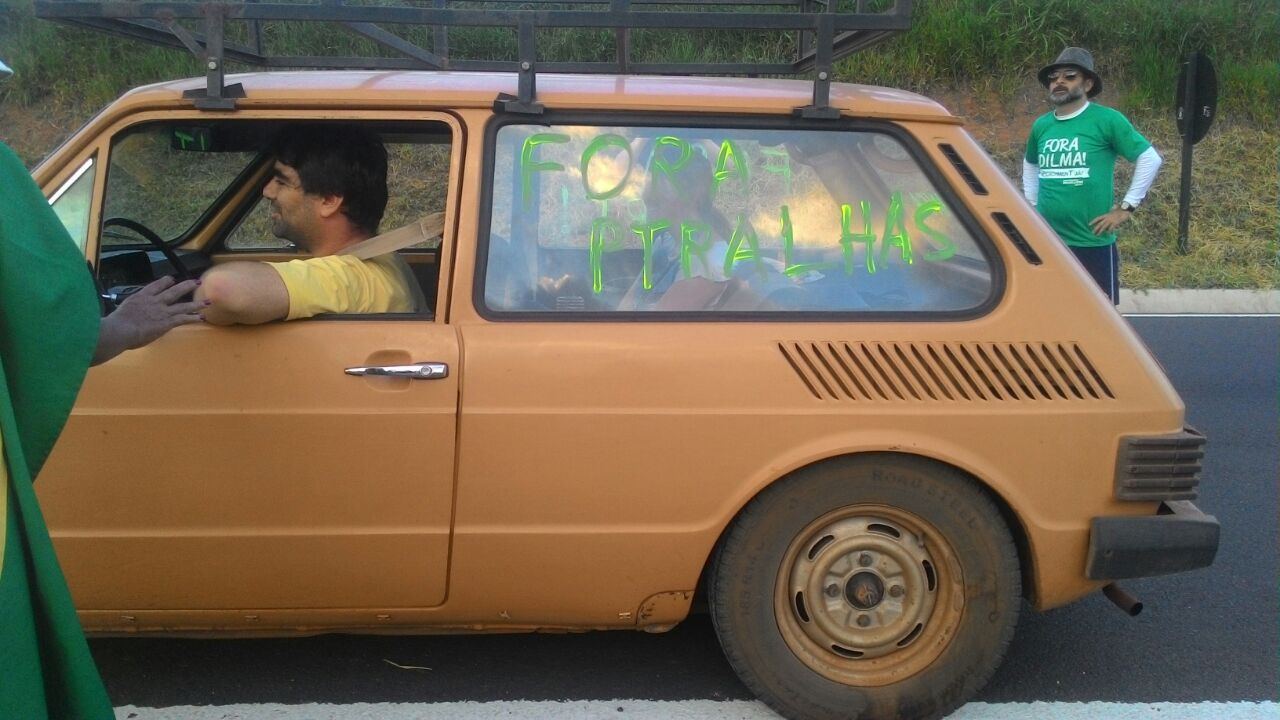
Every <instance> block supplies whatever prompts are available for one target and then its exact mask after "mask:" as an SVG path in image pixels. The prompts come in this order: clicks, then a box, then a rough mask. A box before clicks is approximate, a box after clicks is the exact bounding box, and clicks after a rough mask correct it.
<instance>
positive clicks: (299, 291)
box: [267, 254, 415, 320]
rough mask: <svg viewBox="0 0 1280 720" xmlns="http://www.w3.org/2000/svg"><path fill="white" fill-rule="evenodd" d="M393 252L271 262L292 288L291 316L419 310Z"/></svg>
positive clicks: (292, 317)
mask: <svg viewBox="0 0 1280 720" xmlns="http://www.w3.org/2000/svg"><path fill="white" fill-rule="evenodd" d="M402 262H403V261H401V260H399V259H398V258H397V257H396V256H395V255H394V254H388V255H380V256H378V257H375V258H370V259H368V260H361V259H359V258H355V257H352V256H350V255H328V256H325V257H317V258H308V259H306V260H290V261H288V262H282V263H267V264H268V265H270V266H271V267H272V268H273V269H274V270H275V271H276V272H277V273H278V274H279V275H280V279H281V280H283V281H284V286H285V289H286V290H287V291H288V292H289V314H288V316H287V317H286V318H285V319H286V320H297V319H299V318H307V317H311V316H312V315H318V314H320V313H354V314H358V313H407V312H414V311H415V307H414V301H413V292H412V291H411V290H410V289H409V286H408V278H407V277H406V274H405V273H404V272H403V270H402V269H401V267H400V265H399V263H402Z"/></svg>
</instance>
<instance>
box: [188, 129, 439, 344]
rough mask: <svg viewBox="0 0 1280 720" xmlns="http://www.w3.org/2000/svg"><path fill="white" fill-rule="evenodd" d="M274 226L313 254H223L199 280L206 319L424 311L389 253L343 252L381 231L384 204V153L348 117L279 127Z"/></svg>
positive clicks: (272, 188)
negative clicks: (282, 257) (261, 257)
mask: <svg viewBox="0 0 1280 720" xmlns="http://www.w3.org/2000/svg"><path fill="white" fill-rule="evenodd" d="M271 153H272V156H273V158H274V165H273V167H272V175H271V179H270V180H269V181H268V182H267V184H266V186H265V187H263V189H262V196H263V198H265V199H266V201H267V202H269V203H271V232H272V234H274V235H275V236H276V237H279V238H282V239H285V240H288V241H290V242H292V243H294V244H295V245H297V246H298V247H300V248H302V249H303V250H305V251H307V252H309V253H310V254H311V257H310V258H307V259H305V260H290V261H288V262H243V261H242V262H229V263H224V264H220V265H217V266H215V267H213V268H212V269H210V270H209V271H208V272H206V273H205V274H204V276H203V277H202V278H201V285H200V289H199V290H198V291H197V292H196V299H197V300H203V301H207V302H208V303H209V305H208V307H207V308H205V310H204V318H205V321H206V322H209V323H212V324H214V325H234V324H244V325H256V324H259V323H265V322H270V321H272V320H282V319H283V320H296V319H299V318H306V317H311V316H313V315H318V314H320V313H398V312H417V311H419V310H421V309H422V308H421V306H422V304H423V303H422V295H421V291H420V290H418V286H417V283H416V282H415V281H414V279H413V276H412V273H411V272H410V270H409V268H408V265H407V264H406V263H405V262H404V260H402V259H400V258H399V257H398V256H396V255H395V253H388V254H386V255H380V256H378V257H373V258H370V259H367V260H362V259H359V258H356V257H353V256H351V255H343V254H340V253H341V252H342V251H343V250H344V249H346V248H349V247H351V246H352V245H355V244H356V243H359V242H361V241H362V240H365V239H367V238H370V237H373V236H374V235H376V234H377V232H378V224H379V223H380V222H381V221H382V213H383V211H384V210H385V209H386V206H387V151H386V148H384V147H383V145H382V142H381V141H380V140H379V139H378V138H377V137H375V136H374V135H373V134H372V133H370V132H368V131H366V130H364V129H362V128H359V127H356V126H352V125H329V124H316V125H301V126H296V127H289V128H286V129H285V130H284V131H283V132H281V133H280V134H279V136H278V137H277V138H276V140H275V142H274V143H273V145H272V147H271Z"/></svg>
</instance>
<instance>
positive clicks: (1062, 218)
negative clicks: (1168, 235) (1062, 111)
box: [1027, 103, 1151, 247]
mask: <svg viewBox="0 0 1280 720" xmlns="http://www.w3.org/2000/svg"><path fill="white" fill-rule="evenodd" d="M1149 147H1151V143H1149V142H1147V139H1146V138H1144V137H1142V135H1141V134H1140V133H1139V132H1138V131H1137V130H1135V129H1134V128H1133V124H1132V123H1130V122H1129V120H1128V119H1127V118H1125V116H1124V115H1121V114H1120V113H1119V112H1118V111H1116V110H1112V109H1111V108H1109V107H1104V106H1102V105H1097V104H1095V103H1089V105H1087V106H1086V107H1085V109H1084V110H1083V111H1082V112H1081V113H1080V114H1079V115H1076V116H1075V117H1073V118H1070V119H1068V120H1059V119H1058V118H1056V117H1054V115H1053V112H1052V111H1050V112H1048V113H1045V114H1044V115H1041V116H1040V117H1039V118H1037V119H1036V121H1035V123H1034V124H1033V125H1032V126H1031V135H1030V136H1028V137H1027V162H1029V163H1031V164H1032V165H1035V166H1037V167H1039V168H1040V173H1039V177H1040V199H1039V201H1038V202H1037V205H1036V208H1037V209H1038V210H1039V211H1040V215H1041V216H1043V217H1044V219H1045V220H1047V221H1048V222H1049V225H1050V226H1051V227H1052V228H1053V229H1054V230H1056V231H1057V233H1058V235H1059V236H1061V237H1062V239H1063V240H1064V241H1065V242H1066V243H1067V244H1068V245H1074V246H1076V247H1104V246H1107V245H1110V244H1111V243H1114V242H1115V241H1116V234H1115V233H1114V232H1111V233H1107V234H1106V235H1094V234H1093V231H1092V230H1090V229H1089V222H1090V221H1092V220H1093V219H1094V218H1096V217H1098V216H1099V215H1103V214H1106V213H1107V212H1108V211H1110V210H1111V207H1112V205H1113V204H1114V196H1115V169H1116V156H1117V155H1120V156H1122V157H1124V158H1125V159H1126V160H1128V161H1129V162H1133V161H1135V160H1137V159H1138V156H1139V155H1141V154H1142V153H1143V152H1145V151H1146V149H1147V148H1149Z"/></svg>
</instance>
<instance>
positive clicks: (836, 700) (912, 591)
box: [709, 454, 1021, 720]
mask: <svg viewBox="0 0 1280 720" xmlns="http://www.w3.org/2000/svg"><path fill="white" fill-rule="evenodd" d="M1020 595H1021V583H1020V576H1019V569H1018V558H1017V551H1016V549H1015V547H1014V544H1013V540H1012V538H1011V537H1010V534H1009V530H1008V528H1007V527H1006V526H1005V523H1004V520H1003V519H1002V518H1001V516H1000V513H999V511H998V510H997V509H996V507H995V505H994V504H993V503H992V502H991V500H990V499H989V498H987V497H986V496H985V495H984V494H983V492H982V491H981V490H980V489H979V488H978V487H976V486H975V484H974V483H973V482H972V481H971V480H970V479H969V478H968V477H966V476H965V475H963V474H962V473H960V472H958V471H957V470H955V469H954V468H950V467H947V466H945V465H942V464H940V463H936V462H933V461H929V460H926V459H923V458H917V457H909V456H901V455H890V454H869V455H861V456H856V457H851V458H842V459H838V460H833V461H830V462H826V463H822V464H820V465H815V466H812V467H810V468H807V469H805V470H802V471H800V472H798V473H796V474H795V475H793V476H791V477H789V478H787V479H785V480H782V481H780V482H779V483H777V484H775V485H774V486H772V487H770V488H768V489H767V490H765V491H764V492H762V493H761V494H760V495H759V496H758V497H757V498H755V499H754V500H753V501H752V502H751V503H750V504H748V506H747V507H746V508H744V509H743V511H742V512H741V513H740V515H739V516H738V518H737V519H736V520H735V521H734V524H733V525H732V527H731V528H730V529H729V531H728V533H727V534H726V536H725V538H724V540H723V541H722V543H721V545H720V548H719V550H718V551H717V554H716V558H715V562H714V564H713V567H712V570H711V577H710V584H709V600H710V603H711V616H712V621H713V622H714V624H715V628H716V633H717V635H718V636H719V638H720V643H721V645H722V646H723V647H724V652H725V655H726V656H727V657H728V659H729V662H730V664H731V665H732V666H733V668H734V669H735V670H736V671H737V673H738V675H739V676H740V677H741V678H742V680H743V682H744V683H746V685H747V686H748V687H749V688H751V689H752V690H753V691H754V692H755V693H756V694H757V695H758V696H759V697H760V698H761V699H762V700H764V701H765V702H766V703H768V704H769V705H770V706H771V707H773V708H774V709H775V710H777V711H778V712H779V713H781V714H782V715H784V716H786V717H789V718H797V719H799V718H806V719H807V718H859V719H867V720H874V719H880V718H884V719H890V718H893V719H906V718H933V717H941V716H942V715H944V714H946V713H948V712H950V711H951V710H953V709H955V708H956V707H958V706H959V705H960V704H961V703H963V702H965V701H966V700H967V699H968V698H969V697H970V696H971V695H972V694H973V693H975V692H977V690H978V689H979V688H981V687H982V685H983V684H984V683H986V681H987V679H988V678H989V677H990V676H991V673H992V672H994V670H995V668H996V666H997V665H998V664H999V662H1000V660H1001V658H1002V657H1003V656H1004V651H1005V648H1006V647H1007V646H1008V643H1009V640H1010V639H1011V638H1012V637H1013V630H1014V626H1015V625H1016V624H1017V617H1018V609H1019V603H1020V602H1021V600H1020Z"/></svg>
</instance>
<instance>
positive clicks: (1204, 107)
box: [1174, 52, 1218, 144]
mask: <svg viewBox="0 0 1280 720" xmlns="http://www.w3.org/2000/svg"><path fill="white" fill-rule="evenodd" d="M1188 81H1190V87H1188ZM1188 90H1190V94H1188ZM1174 102H1175V107H1177V109H1178V115H1177V117H1178V135H1180V136H1181V137H1184V138H1185V137H1186V136H1187V127H1188V125H1190V127H1191V142H1192V143H1193V144H1194V143H1198V142H1200V140H1201V139H1202V138H1204V136H1205V133H1207V132H1209V126H1210V125H1212V124H1213V116H1214V114H1215V113H1216V112H1217V107H1218V76H1217V75H1216V74H1215V73H1214V71H1213V61H1212V60H1210V59H1209V57H1208V56H1207V55H1204V54H1203V53H1199V52H1194V53H1191V55H1190V56H1189V57H1188V58H1187V62H1185V63H1183V64H1182V74H1181V75H1179V76H1178V96H1177V98H1176V99H1175V101H1174Z"/></svg>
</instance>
